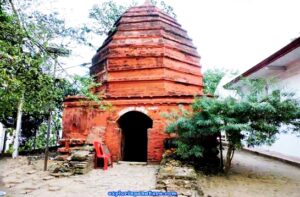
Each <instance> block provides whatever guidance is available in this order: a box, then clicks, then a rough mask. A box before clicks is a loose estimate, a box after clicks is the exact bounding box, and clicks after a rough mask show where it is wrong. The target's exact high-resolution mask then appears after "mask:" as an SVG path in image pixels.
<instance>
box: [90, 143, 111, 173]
mask: <svg viewBox="0 0 300 197" xmlns="http://www.w3.org/2000/svg"><path fill="white" fill-rule="evenodd" d="M94 149H95V168H98V158H100V159H103V162H104V168H103V170H107V168H108V159H110V163H111V167H113V160H112V155H111V154H110V153H109V152H108V150H107V151H105V150H104V148H103V145H102V144H101V143H100V142H98V141H95V142H94Z"/></svg>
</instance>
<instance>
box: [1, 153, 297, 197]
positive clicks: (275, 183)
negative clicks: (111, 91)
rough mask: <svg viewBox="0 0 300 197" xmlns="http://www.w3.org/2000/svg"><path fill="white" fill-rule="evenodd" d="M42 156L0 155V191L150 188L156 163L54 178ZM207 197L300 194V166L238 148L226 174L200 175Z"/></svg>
mask: <svg viewBox="0 0 300 197" xmlns="http://www.w3.org/2000/svg"><path fill="white" fill-rule="evenodd" d="M42 167H43V161H42V160H39V161H37V162H35V163H34V165H28V162H27V159H26V158H25V157H20V158H19V159H16V160H12V159H1V160H0V191H6V192H7V195H6V196H5V197H8V196H10V197H21V196H30V197H31V196H32V197H35V196H36V197H37V196H43V197H52V196H55V197H68V196H72V197H77V196H78V197H82V196H89V197H93V196H95V197H96V196H97V197H99V196H100V197H105V196H107V192H108V191H112V190H123V191H124V190H133V191H146V190H154V187H155V174H156V172H157V169H158V166H155V165H147V166H142V165H129V164H126V163H125V164H124V163H123V164H115V165H114V167H113V168H109V170H108V171H103V170H99V169H98V170H92V171H91V172H89V173H88V174H86V175H78V176H72V177H64V178H53V177H51V176H49V175H48V173H47V172H44V171H43V170H42ZM198 180H199V184H200V186H201V188H202V189H203V191H204V193H205V197H207V196H212V197H275V196H276V197H277V196H278V197H300V168H296V167H293V166H290V165H288V164H284V163H281V162H278V161H274V160H271V159H267V158H264V157H260V156H256V155H253V154H250V153H247V152H237V153H236V155H235V157H234V160H233V167H232V171H231V173H230V174H229V176H228V177H224V176H204V175H199V179H198Z"/></svg>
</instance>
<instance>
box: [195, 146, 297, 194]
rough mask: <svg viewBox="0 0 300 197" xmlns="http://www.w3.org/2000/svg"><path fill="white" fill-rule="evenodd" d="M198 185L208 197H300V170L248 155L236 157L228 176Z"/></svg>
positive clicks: (207, 179)
mask: <svg viewBox="0 0 300 197" xmlns="http://www.w3.org/2000/svg"><path fill="white" fill-rule="evenodd" d="M198 181H199V184H200V186H201V187H202V189H203V191H204V193H205V196H206V197H207V196H212V197H277V196H278V197H300V168H298V167H294V166H291V165H288V164H285V163H283V162H280V161H275V160H273V159H268V158H265V157H262V156H258V155H254V154H252V153H248V152H244V151H239V152H236V153H235V155H234V158H233V162H232V169H231V172H230V173H229V175H228V176H222V175H219V176H205V175H199V179H198Z"/></svg>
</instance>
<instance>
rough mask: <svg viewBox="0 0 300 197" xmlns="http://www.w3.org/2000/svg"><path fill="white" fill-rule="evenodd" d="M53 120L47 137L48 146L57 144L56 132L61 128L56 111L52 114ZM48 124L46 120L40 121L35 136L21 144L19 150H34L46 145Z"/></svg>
mask: <svg viewBox="0 0 300 197" xmlns="http://www.w3.org/2000/svg"><path fill="white" fill-rule="evenodd" d="M52 117H53V120H52V122H51V124H52V127H51V131H50V138H49V146H50V147H51V146H56V145H57V132H58V131H59V130H60V129H61V128H60V127H61V118H59V114H58V113H54V115H53V116H52ZM47 130H48V125H47V123H46V122H42V124H40V125H39V128H38V132H37V133H36V134H35V136H32V137H30V138H28V139H27V140H26V142H25V144H24V146H22V148H21V150H26V151H30V150H34V149H42V148H44V147H45V146H46V136H47Z"/></svg>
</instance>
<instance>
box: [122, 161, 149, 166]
mask: <svg viewBox="0 0 300 197" xmlns="http://www.w3.org/2000/svg"><path fill="white" fill-rule="evenodd" d="M117 163H118V164H128V165H147V164H148V163H147V162H139V161H118V162H117Z"/></svg>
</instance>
